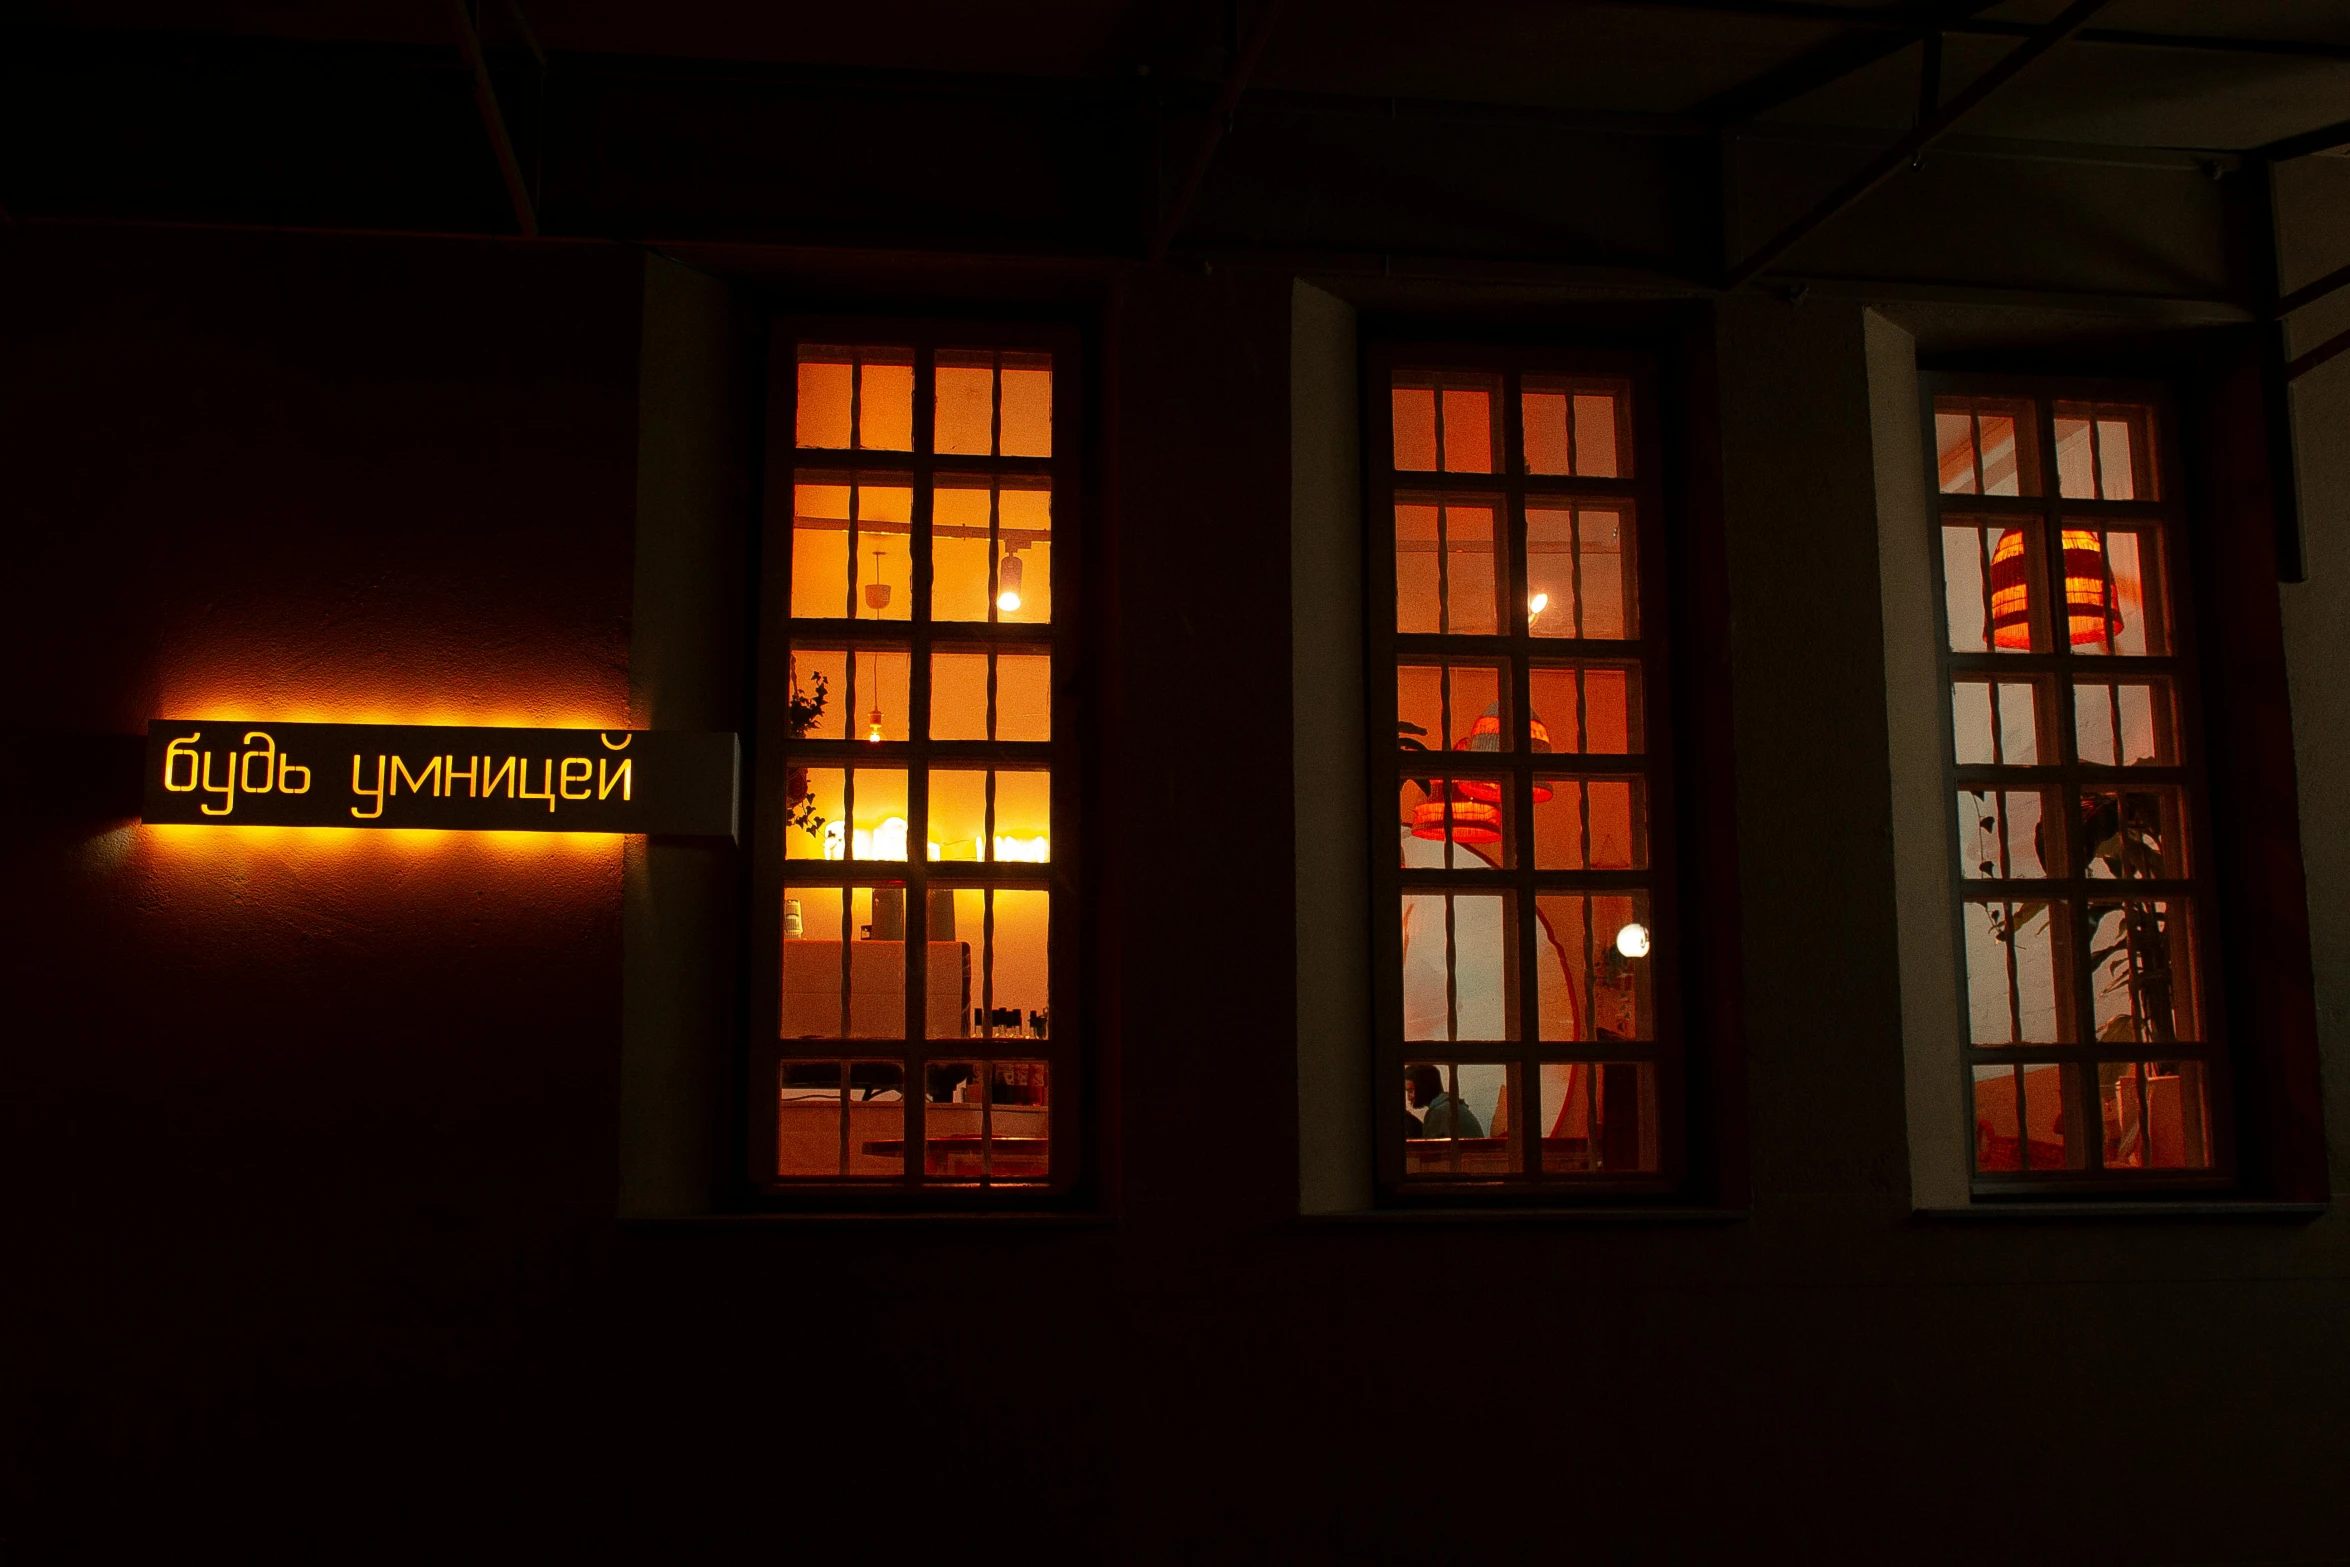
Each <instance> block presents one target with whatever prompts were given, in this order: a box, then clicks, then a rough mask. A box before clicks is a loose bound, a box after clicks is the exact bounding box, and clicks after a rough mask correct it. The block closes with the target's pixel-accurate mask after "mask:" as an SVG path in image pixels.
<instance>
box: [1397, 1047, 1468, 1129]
mask: <svg viewBox="0 0 2350 1567" xmlns="http://www.w3.org/2000/svg"><path fill="white" fill-rule="evenodd" d="M1408 1088H1409V1091H1410V1094H1411V1101H1412V1108H1413V1109H1415V1110H1418V1111H1421V1112H1422V1114H1421V1116H1420V1125H1419V1129H1418V1131H1417V1132H1416V1133H1414V1135H1415V1136H1419V1137H1454V1136H1459V1137H1483V1136H1484V1135H1485V1126H1484V1123H1482V1122H1481V1121H1479V1120H1478V1119H1477V1112H1476V1111H1474V1110H1472V1109H1470V1108H1469V1107H1468V1106H1467V1105H1465V1104H1462V1103H1461V1102H1460V1101H1459V1100H1457V1099H1455V1098H1453V1096H1452V1095H1450V1094H1448V1093H1446V1092H1445V1091H1444V1074H1443V1072H1441V1071H1439V1070H1438V1069H1437V1068H1435V1067H1432V1066H1428V1065H1425V1064H1422V1065H1420V1066H1415V1067H1413V1068H1412V1070H1411V1075H1410V1078H1409V1081H1408Z"/></svg>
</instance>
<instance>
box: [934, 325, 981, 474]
mask: <svg viewBox="0 0 2350 1567" xmlns="http://www.w3.org/2000/svg"><path fill="white" fill-rule="evenodd" d="M935 363H936V367H937V377H938V382H937V385H938V389H937V393H936V397H935V402H934V405H933V406H934V410H935V417H936V423H935V425H934V426H933V428H932V431H931V449H932V450H933V451H936V452H938V453H940V454H941V455H946V456H956V457H985V456H988V455H990V454H991V453H993V452H994V451H995V355H993V354H990V353H986V352H972V351H970V350H965V349H941V350H940V351H939V354H938V357H937V360H936V361H935Z"/></svg>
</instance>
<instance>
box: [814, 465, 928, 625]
mask: <svg viewBox="0 0 2350 1567" xmlns="http://www.w3.org/2000/svg"><path fill="white" fill-rule="evenodd" d="M913 515H914V492H913V490H912V489H911V488H909V487H908V485H907V484H906V482H905V480H904V479H903V478H901V477H898V476H894V475H892V476H885V477H884V478H883V479H881V480H878V481H873V480H865V479H859V480H857V481H855V482H853V483H842V482H834V481H833V480H832V479H831V478H830V477H829V476H826V477H823V478H817V477H812V476H810V475H809V474H807V473H802V474H801V476H800V482H799V483H797V484H795V485H794V486H793V489H792V614H794V615H795V616H800V617H804V618H811V619H825V620H841V619H862V620H905V619H908V618H910V617H911V616H912V614H913V598H912V594H911V592H910V591H909V587H908V584H909V583H910V582H911V580H912V570H913V557H912V544H911V537H912V532H913V524H912V519H913ZM852 545H854V549H855V553H854V554H853V555H852V554H851V546H852Z"/></svg>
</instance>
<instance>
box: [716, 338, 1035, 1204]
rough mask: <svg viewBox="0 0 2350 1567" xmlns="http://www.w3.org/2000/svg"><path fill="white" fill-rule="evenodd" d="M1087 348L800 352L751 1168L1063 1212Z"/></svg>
mask: <svg viewBox="0 0 2350 1567" xmlns="http://www.w3.org/2000/svg"><path fill="white" fill-rule="evenodd" d="M1074 357H1075V356H1074V353H1073V349H1072V345H1071V344H1070V343H1069V342H1066V341H1063V340H1061V339H1060V338H1059V337H1058V336H1056V335H1054V334H1050V333H1030V332H1017V331H1013V332H996V333H992V334H983V335H977V336H973V335H964V334H956V333H950V332H941V331H933V330H928V329H908V328H905V327H904V326H899V327H896V328H882V329H870V328H869V329H866V330H862V331H848V330H843V329H839V328H836V327H831V326H824V327H818V328H816V329H814V330H813V331H807V330H802V331H796V332H795V331H791V330H790V329H789V328H788V327H785V328H779V330H778V334H777V337H776V340H775V344H774V348H773V353H772V362H773V372H772V378H771V390H770V406H771V410H772V413H771V419H770V432H769V441H768V469H767V526H766V534H765V541H766V542H765V554H764V561H765V565H764V577H765V581H764V584H763V594H762V601H763V606H764V608H763V612H762V626H763V631H762V645H761V659H760V669H761V675H760V678H761V702H762V708H761V735H760V766H759V769H758V773H757V779H758V785H757V787H758V789H759V799H758V801H757V808H758V810H757V821H758V829H759V842H758V845H757V854H756V863H757V867H758V869H757V884H758V891H757V913H758V928H759V932H760V934H759V936H758V942H759V948H760V960H759V963H758V965H757V968H756V973H757V975H758V977H757V979H756V981H755V986H756V992H757V994H756V997H755V1008H754V1013H753V1015H754V1018H757V1019H760V1020H762V1021H761V1022H760V1025H759V1027H758V1028H757V1029H756V1030H755V1034H756V1041H755V1048H754V1050H753V1054H752V1063H751V1072H752V1093H751V1096H750V1097H751V1104H752V1112H753V1113H752V1116H751V1127H750V1146H751V1163H752V1176H753V1179H754V1182H755V1184H756V1185H757V1186H759V1187H760V1188H762V1189H764V1190H766V1191H768V1192H771V1193H777V1194H789V1193H792V1192H795V1191H797V1192H818V1193H822V1192H831V1193H833V1194H835V1195H836V1196H837V1195H839V1194H844V1193H862V1194H865V1195H866V1196H868V1197H875V1198H883V1199H886V1198H888V1197H889V1196H891V1195H892V1194H895V1195H897V1196H898V1197H900V1198H904V1197H917V1198H921V1199H923V1200H926V1201H934V1200H940V1199H944V1200H948V1201H958V1200H961V1201H970V1200H988V1199H989V1197H990V1194H998V1193H1000V1194H1002V1195H1003V1196H1005V1197H1008V1198H1013V1199H1017V1198H1018V1197H1020V1196H1021V1195H1023V1194H1027V1195H1036V1194H1048V1193H1052V1192H1056V1191H1063V1190H1066V1189H1068V1187H1069V1186H1070V1184H1071V1182H1072V1180H1073V1179H1074V1177H1075V1174H1076V1171H1075V1164H1076V1150H1077V1148H1078V1146H1079V1139H1078V1137H1077V1132H1076V1128H1075V1127H1074V1125H1073V1124H1072V1115H1071V1111H1072V1108H1073V1107H1074V1106H1075V1104H1076V1103H1077V1100H1078V1072H1079V1066H1080V1057H1079V1039H1078V1037H1077V1035H1078V1030H1077V1028H1076V1027H1075V1024H1074V1021H1073V1016H1072V1013H1071V1010H1070V1009H1069V1008H1068V1007H1066V1006H1065V1005H1063V1004H1062V1002H1063V999H1064V998H1067V997H1071V996H1073V995H1074V994H1075V987H1074V984H1073V982H1072V975H1071V973H1070V971H1069V970H1070V961H1069V960H1070V955H1071V953H1072V951H1073V948H1074V943H1073V940H1072V935H1071V933H1072V931H1073V930H1074V919H1075V902H1074V896H1073V892H1072V889H1073V886H1074V870H1073V865H1074V857H1075V844H1074V841H1073V834H1072V831H1071V828H1072V825H1073V815H1074V809H1073V802H1072V801H1071V799H1070V798H1069V789H1068V784H1069V780H1070V779H1071V777H1072V776H1073V773H1072V766H1071V764H1072V759H1073V757H1074V754H1075V751H1074V739H1073V736H1072V735H1071V734H1070V732H1069V731H1070V729H1071V728H1072V725H1071V723H1070V720H1069V716H1068V715H1067V714H1066V713H1065V712H1064V711H1062V704H1061V701H1060V697H1059V692H1060V690H1061V688H1062V685H1063V683H1064V680H1065V677H1066V674H1067V670H1068V664H1069V659H1068V651H1069V649H1068V645H1067V643H1068V627H1069V625H1070V621H1071V619H1072V616H1071V613H1070V610H1071V605H1070V592H1071V585H1072V583H1073V581H1074V578H1073V576H1072V574H1071V572H1070V561H1071V550H1070V548H1069V540H1070V538H1071V535H1072V533H1073V531H1074V528H1075V524H1076V517H1075V505H1076V496H1077V487H1076V482H1075V480H1076V474H1075V463H1074V461H1073V456H1072V451H1073V444H1074V443H1073V440H1072V436H1071V423H1070V417H1069V409H1070V399H1071V396H1072V386H1073V378H1072V369H1073V361H1074Z"/></svg>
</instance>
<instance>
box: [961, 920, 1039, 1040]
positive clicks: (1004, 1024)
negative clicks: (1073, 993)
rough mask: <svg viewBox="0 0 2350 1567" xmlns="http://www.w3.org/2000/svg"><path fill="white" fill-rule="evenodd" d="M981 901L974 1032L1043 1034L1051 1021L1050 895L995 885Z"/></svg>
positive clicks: (1018, 1035) (1008, 1035)
mask: <svg viewBox="0 0 2350 1567" xmlns="http://www.w3.org/2000/svg"><path fill="white" fill-rule="evenodd" d="M981 903H982V907H981V911H980V913H981V918H982V920H983V921H985V922H986V923H985V924H984V925H983V926H982V930H983V933H984V937H985V947H984V954H985V955H984V961H983V965H982V967H981V970H980V973H979V975H978V977H977V984H978V990H979V995H978V999H977V1002H976V1004H977V1005H978V1006H979V1007H980V1008H981V1015H980V1016H979V1017H978V1019H977V1030H976V1031H977V1032H979V1033H981V1034H984V1035H990V1036H993V1037H996V1038H999V1039H1000V1038H1012V1039H1043V1038H1045V1037H1047V1035H1048V1034H1049V1033H1050V1032H1051V1022H1052V1019H1051V999H1050V995H1051V984H1050V978H1051V976H1050V971H1049V966H1048V962H1047V955H1048V940H1047V938H1048V936H1049V935H1050V926H1051V912H1052V894H1051V893H1049V892H1042V891H1029V890H1025V889H1012V888H1002V887H999V888H993V889H990V890H988V891H986V892H985V894H984V896H983V898H982V900H981Z"/></svg>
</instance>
